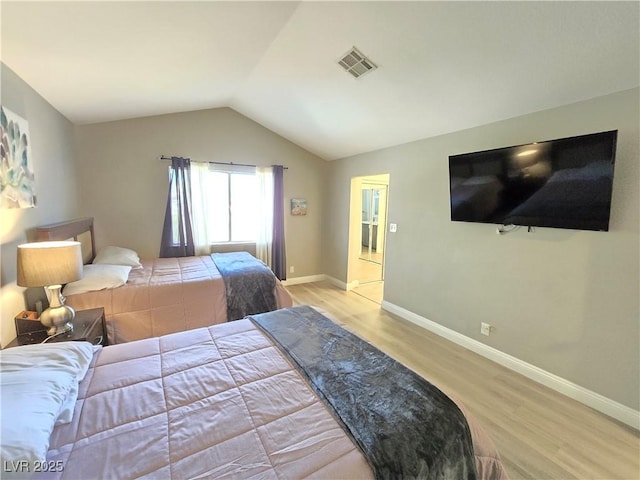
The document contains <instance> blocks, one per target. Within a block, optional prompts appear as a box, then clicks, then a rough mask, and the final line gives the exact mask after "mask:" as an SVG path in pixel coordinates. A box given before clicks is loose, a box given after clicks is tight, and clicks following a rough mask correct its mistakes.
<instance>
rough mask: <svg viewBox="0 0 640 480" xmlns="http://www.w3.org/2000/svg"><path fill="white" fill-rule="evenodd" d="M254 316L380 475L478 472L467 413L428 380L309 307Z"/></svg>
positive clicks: (468, 475)
mask: <svg viewBox="0 0 640 480" xmlns="http://www.w3.org/2000/svg"><path fill="white" fill-rule="evenodd" d="M250 318H251V320H253V322H254V323H256V324H257V325H258V326H259V327H260V328H261V329H262V330H263V331H264V332H265V333H266V334H267V335H268V336H269V337H270V338H272V339H273V340H274V341H275V342H276V344H278V345H279V346H280V347H281V349H282V350H283V352H284V353H285V354H287V356H288V357H289V358H290V359H291V360H292V361H293V362H294V364H296V365H297V366H298V368H299V369H300V371H301V372H302V373H303V374H304V375H305V376H306V377H307V379H308V380H309V381H310V383H311V386H312V387H313V389H314V390H315V391H316V393H318V395H319V396H320V397H321V398H322V399H323V400H324V401H325V402H326V404H327V406H328V407H329V408H330V410H332V411H333V412H334V413H335V415H336V416H337V418H338V419H339V420H340V421H341V422H342V423H343V427H344V428H345V431H346V432H347V433H348V434H349V435H350V436H351V437H352V438H353V440H354V441H355V443H356V444H357V445H358V446H359V447H360V449H361V450H362V452H363V453H364V454H365V457H366V458H367V459H368V461H369V464H370V465H371V467H372V469H373V471H374V473H375V476H376V478H378V479H412V478H420V479H431V480H435V479H451V480H463V479H469V480H471V479H475V478H476V467H475V459H474V456H473V445H472V442H471V433H470V431H469V426H468V424H467V421H466V419H465V417H464V415H463V414H462V412H461V411H460V409H459V408H458V406H457V405H456V404H455V403H454V402H453V401H452V400H451V399H450V398H449V397H447V396H446V395H445V394H444V393H442V392H441V391H440V390H438V389H437V388H436V387H435V386H433V385H432V384H431V383H429V382H428V381H427V380H425V379H424V378H422V377H420V376H419V375H417V374H416V373H414V372H413V371H411V370H409V369H408V368H406V367H404V366H403V365H401V364H400V363H398V362H396V361H395V360H393V359H392V358H390V357H388V356H387V355H385V354H384V353H382V352H381V351H380V350H378V349H377V348H375V347H373V346H372V345H370V344H368V343H367V342H365V341H364V340H362V339H360V338H359V337H357V336H356V335H354V334H352V333H350V332H348V331H347V330H345V329H343V328H342V327H340V326H339V325H336V324H335V323H334V322H332V321H331V320H330V319H328V318H327V317H325V316H323V315H321V314H320V313H318V312H317V311H316V310H314V309H312V308H311V307H308V306H298V307H293V308H287V309H283V310H278V311H277V312H271V313H268V314H262V315H254V316H252V317H250Z"/></svg>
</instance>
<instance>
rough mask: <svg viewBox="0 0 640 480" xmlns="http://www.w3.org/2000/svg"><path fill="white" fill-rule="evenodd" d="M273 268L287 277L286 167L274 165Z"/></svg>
mask: <svg viewBox="0 0 640 480" xmlns="http://www.w3.org/2000/svg"><path fill="white" fill-rule="evenodd" d="M271 269H272V270H273V273H274V274H275V276H276V277H278V278H279V279H280V280H286V279H287V256H286V253H285V248H284V167H283V166H282V165H274V166H273V245H272V247H271Z"/></svg>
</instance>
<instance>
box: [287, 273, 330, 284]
mask: <svg viewBox="0 0 640 480" xmlns="http://www.w3.org/2000/svg"><path fill="white" fill-rule="evenodd" d="M326 279H327V276H326V275H325V274H324V273H322V274H320V275H308V276H306V277H294V278H289V279H287V280H283V281H282V285H284V286H285V287H286V286H287V285H299V284H301V283H313V282H321V281H322V280H326Z"/></svg>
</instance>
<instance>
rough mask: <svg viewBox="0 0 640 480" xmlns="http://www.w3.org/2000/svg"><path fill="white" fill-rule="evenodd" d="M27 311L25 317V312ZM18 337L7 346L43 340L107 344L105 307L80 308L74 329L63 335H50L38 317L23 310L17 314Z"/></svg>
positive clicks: (74, 321)
mask: <svg viewBox="0 0 640 480" xmlns="http://www.w3.org/2000/svg"><path fill="white" fill-rule="evenodd" d="M24 313H27V316H26V317H24V316H23V314H24ZM15 321H16V334H17V335H18V336H17V337H16V339H15V340H14V341H13V342H11V343H10V344H9V345H7V346H6V348H10V347H16V346H18V345H31V344H34V343H43V342H51V343H56V342H69V341H82V342H91V343H93V344H94V345H107V331H106V323H105V317H104V309H103V308H102V307H100V308H91V309H88V310H78V311H77V312H76V316H75V318H74V319H73V330H69V331H68V332H65V333H63V334H61V335H56V336H54V337H50V336H48V335H47V332H46V330H45V328H44V327H43V326H42V324H41V323H40V322H39V320H38V319H34V318H33V316H32V315H29V312H21V314H18V315H16V319H15Z"/></svg>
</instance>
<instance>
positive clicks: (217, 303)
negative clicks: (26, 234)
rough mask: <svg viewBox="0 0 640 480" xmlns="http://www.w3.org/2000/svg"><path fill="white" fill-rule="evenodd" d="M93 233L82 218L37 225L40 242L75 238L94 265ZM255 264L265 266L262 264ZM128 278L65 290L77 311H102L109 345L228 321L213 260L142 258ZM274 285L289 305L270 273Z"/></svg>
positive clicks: (279, 299)
mask: <svg viewBox="0 0 640 480" xmlns="http://www.w3.org/2000/svg"><path fill="white" fill-rule="evenodd" d="M93 232H94V227H93V218H83V219H79V220H73V221H69V222H62V223H57V224H54V225H47V226H42V227H38V228H37V229H36V238H37V240H38V241H50V240H68V239H71V238H73V239H75V240H77V241H79V242H81V243H82V251H83V260H84V262H85V264H87V265H90V264H91V263H92V262H93V261H94V259H95V257H96V248H95V240H94V235H93ZM121 250H126V249H121ZM98 253H99V252H98ZM134 253H135V252H134ZM137 260H138V259H137V256H136V261H137ZM253 260H254V262H255V263H256V264H260V265H262V267H263V268H264V265H263V264H262V263H261V262H259V260H257V259H253ZM125 263H126V262H125ZM129 265H134V264H133V263H130V264H129ZM120 266H121V267H125V265H120ZM105 267H106V266H105ZM136 267H137V268H136ZM89 268H94V267H93V266H89ZM87 271H88V269H86V270H85V275H86V272H87ZM119 273H120V274H122V272H119ZM124 275H125V277H123V278H125V279H126V280H125V283H124V285H122V286H118V287H116V288H102V289H100V290H94V291H83V292H82V293H77V294H69V290H67V289H68V287H69V286H66V287H65V290H63V294H64V295H65V297H66V304H67V305H70V306H72V307H74V308H76V309H78V310H85V309H89V308H98V307H103V308H104V310H105V319H106V328H107V337H108V341H109V343H110V344H116V343H124V342H130V341H133V340H140V339H144V338H149V337H155V336H160V335H166V334H169V333H174V332H179V331H183V330H189V329H192V328H198V327H206V326H210V325H214V324H218V323H224V322H226V321H227V320H228V318H229V316H228V310H229V305H230V304H229V302H227V289H226V288H225V280H224V279H223V277H222V276H221V274H220V271H219V269H218V268H217V266H216V264H215V263H214V261H213V259H212V257H211V256H197V257H181V258H155V259H150V260H145V259H142V260H139V265H137V264H136V265H135V266H134V268H130V269H129V270H126V273H125V274H124ZM271 281H272V284H273V285H274V288H273V295H272V297H273V298H274V300H275V307H276V308H283V307H289V306H291V305H292V299H291V295H290V294H289V293H288V292H287V290H286V289H285V288H284V286H283V285H282V283H281V282H280V281H278V280H277V279H276V278H275V276H273V275H272V274H271ZM121 283H122V281H120V282H114V283H109V284H108V285H113V286H115V285H120V284H121ZM104 286H105V285H104V284H103V285H100V288H101V287H104ZM96 288H98V287H96ZM262 311H265V310H262ZM247 313H256V312H255V311H254V312H247ZM243 316H244V315H243ZM238 318H241V317H238Z"/></svg>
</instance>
